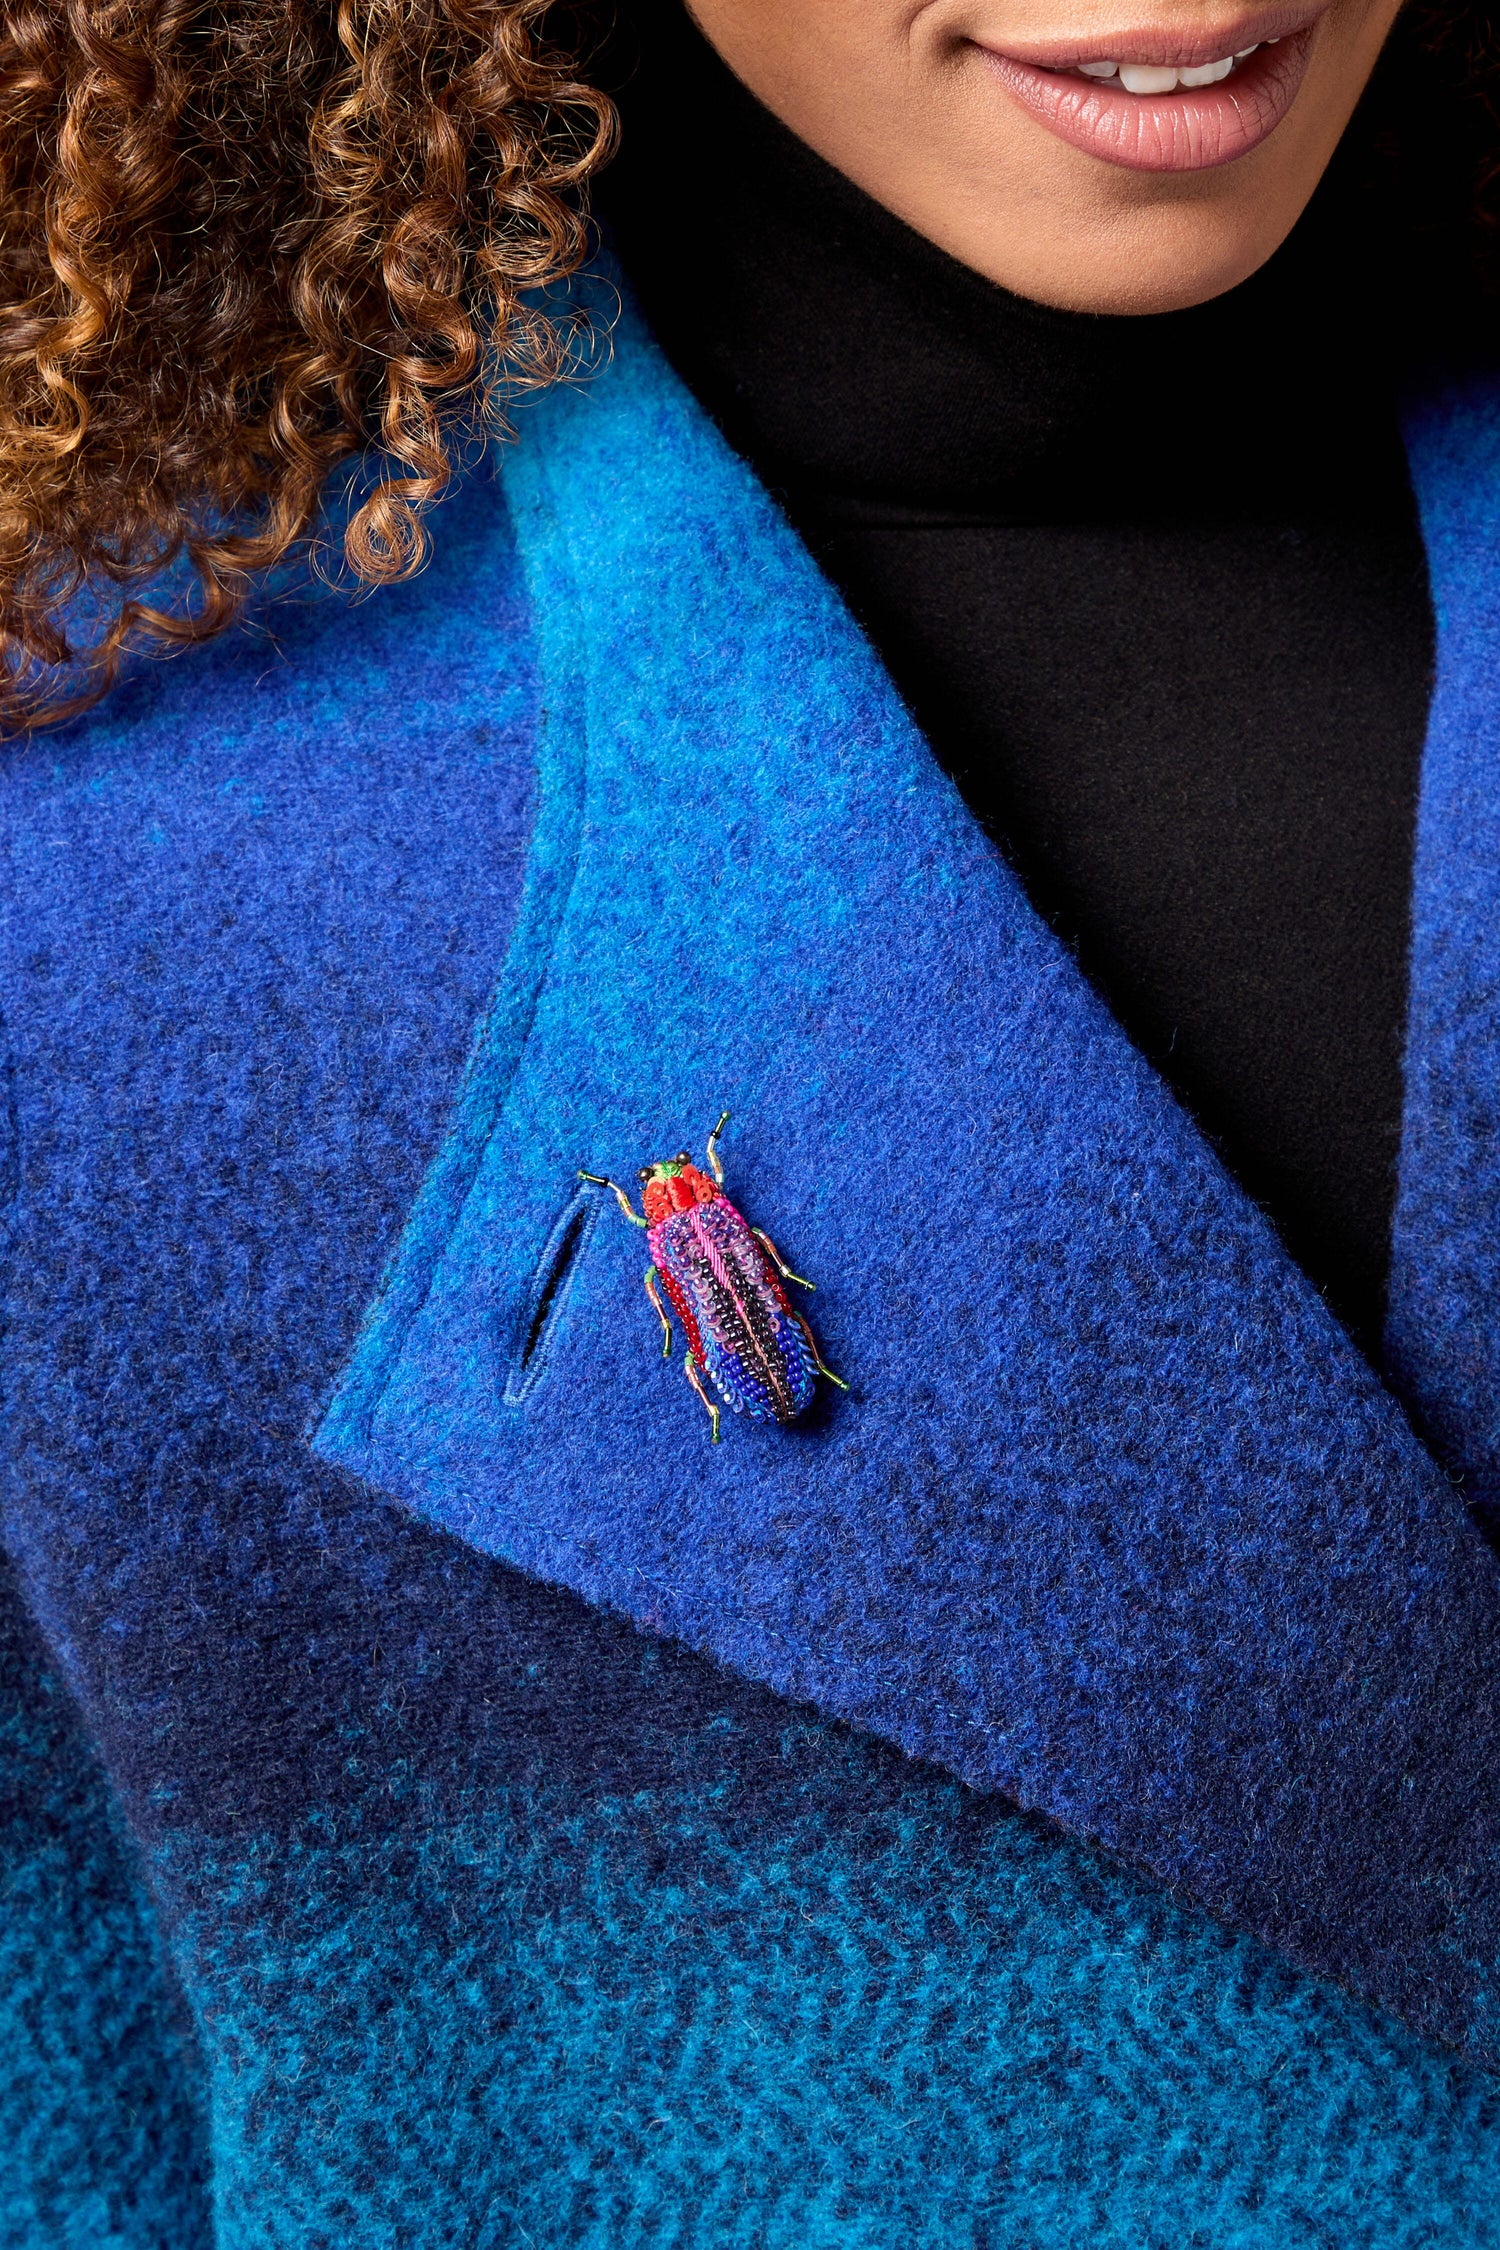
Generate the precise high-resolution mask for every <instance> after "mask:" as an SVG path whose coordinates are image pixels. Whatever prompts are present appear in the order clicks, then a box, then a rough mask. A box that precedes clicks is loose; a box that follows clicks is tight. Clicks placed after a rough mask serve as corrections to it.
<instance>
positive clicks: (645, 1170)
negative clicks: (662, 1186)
mask: <svg viewBox="0 0 1500 2250" xmlns="http://www.w3.org/2000/svg"><path fill="white" fill-rule="evenodd" d="M650 1177H651V1167H650V1165H649V1164H643V1165H642V1166H641V1168H640V1170H639V1171H638V1172H637V1173H636V1178H637V1179H638V1180H649V1179H650Z"/></svg>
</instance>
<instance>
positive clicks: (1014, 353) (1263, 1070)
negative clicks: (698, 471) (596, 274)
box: [601, 4, 1433, 1351]
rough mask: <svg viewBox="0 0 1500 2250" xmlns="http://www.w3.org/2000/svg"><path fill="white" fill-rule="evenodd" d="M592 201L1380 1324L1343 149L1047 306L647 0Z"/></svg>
mask: <svg viewBox="0 0 1500 2250" xmlns="http://www.w3.org/2000/svg"><path fill="white" fill-rule="evenodd" d="M638 36H639V38H640V40H641V42H642V46H641V52H640V54H639V56H638V58H637V61H636V64H635V67H634V68H633V69H632V70H631V72H630V73H629V74H628V76H627V78H626V82H625V83H624V85H623V87H622V89H621V96H620V99H621V109H622V115H623V125H624V142H623V153H622V156H621V158H620V160H619V162H618V163H617V165H616V167H615V168H614V170H613V171H612V173H611V174H610V175H609V176H608V178H607V179H606V182H605V183H604V193H603V195H602V197H601V208H602V215H603V217H604V219H605V221H606V224H607V225H608V227H609V229H610V231H611V234H612V237H613V240H614V243H615V246H616V248H617V250H618V252H619V254H620V256H621V259H622V262H623V264H624V266H625V269H626V271H627V273H628V275H629V277H630V279H631V282H632V285H633V286H634V288H635V289H636V291H637V293H638V295H639V296H640V298H641V300H642V303H643V306H644V309H645V311H646V314H647V316H648V318H649V319H650V320H651V322H652V323H653V325H654V327H655V329H656V332H657V335H658V336H659V338H660V339H661V342H662V344H663V346H664V348H665V350H666V351H667V353H668V354H669V356H670V357H671V359H672V360H673V361H674V363H675V365H676V366H677V368H678V370H679V371H680V373H681V374H682V375H683V377H684V378H685V379H686V381H687V382H688V383H689V384H690V385H691V387H692V388H693V390H694V391H695V392H696V393H697V395H698V397H699V398H700V399H701V400H702V402H703V404H704V405H705V406H706V407H707V409H708V410H709V412H710V413H711V414H712V415H713V416H714V417H715V418H716V419H717V421H718V422H719V423H720V425H721V426H722V428H723V429H724V431H725V433H726V434H727V436H728V437H729V439H730V441H731V442H732V443H733V444H734V445H735V446H736V447H737V448H738V449H739V451H740V452H741V453H743V454H744V455H745V457H746V458H747V459H748V460H749V461H750V462H751V463H752V464H753V466H754V467H755V468H756V469H757V471H758V472H759V473H760V475H761V476H762V477H763V478H764V479H765V481H766V482H767V484H768V485H769V486H770V487H771V489H772V490H773V491H774V492H775V493H776V494H777V496H778V497H779V498H780V500H781V502H782V503H783V505H784V506H785V508H786V509H787V511H788V513H789V515H790V517H791V519H792V521H793V523H794V524H795V525H796V526H797V528H798V529H799V531H800V532H801V533H802V534H803V536H804V537H805V538H806V540H807V541H808V543H809V545H810V546H811V548H812V550H813V552H814V554H815V555H817V557H818V558H819V560H820V561H821V562H822V564H823V566H824V568H825V569H826V570H827V571H828V572H829V573H830V575H831V576H832V577H833V578H834V580H835V581H836V582H837V583H838V585H839V586H840V587H841V588H842V589H843V591H844V593H845V595H846V597H847V598H848V600H849V602H850V605H851V607H852V608H853V610H854V612H855V614H856V616H857V617H858V618H859V619H860V620H861V621H862V623H863V624H864V626H865V627H866V629H867V631H868V632H869V633H870V635H871V637H872V638H873V640H874V642H875V644H876V646H877V648H878V649H879V650H880V652H881V655H882V656H883V657H884V659H885V661H886V663H887V664H888V666H889V668H890V670H891V672H892V674H893V676H894V678H895V680H896V682H897V684H898V686H899V687H900V689H901V691H902V693H903V694H904V695H905V697H906V698H907V701H908V702H909V704H910V706H911V708H912V710H913V712H914V713H915V715H916V717H917V719H918V721H919V722H920V724H921V725H922V727H923V728H924V730H925V732H926V735H927V738H928V740H929V741H930V743H931V744H932V747H933V750H934V752H935V754H936V755H937V757H938V758H939V759H940V760H941V761H942V763H943V764H944V765H945V766H946V767H947V769H948V771H949V772H950V773H951V774H952V775H953V777H954V779H955V781H956V782H957V784H958V786H959V787H960V789H962V791H963V793H964V795H965V797H966V798H967V800H968V802H969V804H970V805H971V806H972V808H973V810H974V812H975V814H976V815H977V816H978V818H979V819H980V820H981V821H982V822H983V823H984V824H985V826H986V827H987V828H988V829H989V831H990V833H991V834H992V835H993V836H994V838H995V840H996V842H997V844H998V845H999V846H1000V848H1001V849H1002V850H1003V851H1004V852H1005V853H1006V854H1007V856H1008V857H1009V858H1010V860H1011V862H1012V864H1013V865H1014V866H1015V868H1016V869H1017V870H1018V872H1019V874H1020V876H1021V878H1022V880H1023V881H1024V883H1025V884H1026V886H1027V888H1028V890H1029V892H1030V895H1031V897H1032V898H1033V900H1034V901H1035V903H1036V905H1037V906H1038V908H1039V909H1040V911H1041V912H1042V913H1043V914H1045V915H1046V917H1047V918H1048V920H1049V921H1050V922H1051V923H1052V924H1053V926H1054V927H1055V928H1056V929H1057V930H1058V931H1059V932H1060V933H1061V934H1062V936H1063V937H1064V938H1065V939H1066V941H1067V942H1068V943H1069V944H1070V945H1072V946H1073V947H1075V948H1076V951H1077V954H1078V958H1079V961H1080V963H1081V965H1082V967H1083V969H1084V971H1085V972H1086V973H1087V975H1088V976H1089V977H1090V978H1091V979H1092V980H1093V982H1094V984H1095V985H1096V986H1097V988H1098V989H1099V990H1100V992H1101V993H1102V994H1103V995H1104V996H1105V998H1106V999H1107V1001H1108V1002H1109V1004H1110V1006H1111V1007H1112V1008H1113V1010H1114V1011H1115V1013H1116V1015H1117V1016H1118V1018H1119V1020H1120V1021H1121V1023H1122V1024H1123V1025H1124V1026H1125V1028H1126V1030H1127V1031H1128V1032H1129V1033H1130V1035H1131V1037H1132V1038H1133V1039H1134V1040H1135V1041H1136V1042H1137V1044H1138V1045H1139V1046H1140V1047H1141V1048H1142V1049H1143V1050H1144V1051H1145V1053H1146V1054H1147V1055H1149V1056H1150V1058H1151V1059H1152V1061H1153V1062H1154V1063H1155V1064H1156V1065H1157V1067H1158V1068H1159V1069H1160V1070H1161V1071H1162V1072H1163V1074H1164V1075H1165V1076H1166V1077H1167V1079H1168V1080H1169V1081H1170V1082H1171V1084H1172V1085H1173V1086H1174V1087H1175V1088H1176V1089H1177V1092H1178V1094H1179V1095H1180V1097H1181V1098H1182V1100H1183V1101H1184V1102H1185V1103H1186V1104H1187V1106H1188V1108H1189V1109H1190V1110H1191V1111H1192V1112H1193V1113H1194V1115H1195V1116H1196V1117H1197V1118H1198V1119H1199V1121H1200V1122H1201V1124H1202V1125H1203V1127H1204V1128H1205V1129H1206V1131H1207V1132H1208V1133H1209V1134H1210V1135H1211V1136H1212V1138H1213V1140H1214V1141H1215V1143H1216V1144H1217V1146H1218V1148H1219V1150H1220V1152H1221V1154H1222V1156H1223V1158H1224V1160H1225V1162H1226V1163H1227V1164H1228V1165H1229V1167H1230V1168H1231V1169H1232V1170H1233V1171H1234V1172H1235V1173H1236V1174H1237V1175H1238V1177H1239V1178H1240V1179H1241V1180H1242V1181H1243V1183H1244V1184H1245V1186H1246V1187H1247V1188H1248V1189H1249V1191H1250V1192H1251V1194H1252V1195H1254V1196H1255V1197H1257V1198H1258V1200H1259V1201H1260V1202H1261V1203H1262V1205H1263V1206H1264V1208H1265V1209H1266V1210H1267V1212H1268V1213H1269V1214H1270V1216H1271V1218H1272V1220H1273V1221H1274V1223H1275V1224H1276V1226H1277V1227H1278V1228H1279V1230H1280V1232H1281V1235H1282V1237H1283V1239H1284V1241H1285V1242H1286V1244H1287V1246H1288V1248H1289V1249H1290V1250H1291V1252H1292V1254H1293V1255H1294V1256H1295V1257H1296V1258H1297V1259H1299V1260H1300V1262H1301V1263H1302V1265H1303V1266H1304V1268H1305V1269H1306V1270H1307V1271H1308V1273H1310V1274H1311V1275H1312V1277H1313V1278H1314V1280H1315V1281H1316V1282H1317V1283H1318V1284H1319V1286H1320V1287H1321V1288H1322V1289H1323V1290H1324V1291H1325V1293H1326V1295H1327V1297H1328V1299H1329V1301H1330V1303H1331V1304H1332V1306H1333V1307H1334V1309H1335V1310H1336V1311H1337V1312H1338V1313H1339V1314H1340V1315H1341V1316H1342V1317H1343V1319H1344V1320H1345V1321H1346V1322H1347V1323H1348V1325H1349V1326H1350V1328H1351V1329H1352V1331H1353V1332H1354V1333H1355V1335H1356V1336H1357V1337H1358V1338H1359V1340H1360V1341H1361V1343H1362V1344H1363V1345H1364V1346H1365V1347H1366V1349H1368V1350H1371V1351H1374V1350H1375V1348H1376V1347H1377V1345H1378V1339H1379V1331H1380V1325H1381V1315H1382V1300H1383V1292H1384V1282H1385V1270H1386V1263H1387V1255H1388V1243H1389V1235H1390V1216H1391V1205H1392V1199H1393V1192H1394V1166H1395V1157H1396V1149H1397V1134H1398V1127H1399V1119H1400V1102H1401V1078H1400V1062H1401V1042H1402V1033H1403V1019H1404V1004H1405V976H1406V950H1407V936H1408V895H1409V886H1410V869H1411V859H1412V834H1413V824H1414V808H1415V800H1416V789H1417V775H1418V763H1419V757H1420V751H1421V744H1422V738H1423V733H1424V728H1425V724H1426V714H1427V704H1428V697H1429V689H1430V675H1431V668H1432V656H1433V626H1432V620H1431V615H1430V610H1429V603H1428V594H1427V584H1426V573H1425V565H1424V559H1423V551H1422V544H1421V539H1420V536H1419V532H1418V527H1417V522H1416V518H1415V512H1414V507H1413V501H1412V495H1411V490H1410V486H1409V482H1408V478H1407V472H1406V464H1405V458H1404V454H1403V451H1402V446H1401V440H1400V435H1399V430H1398V425H1397V416H1396V405H1395V386H1396V381H1397V378H1398V372H1399V368H1398V362H1399V345H1400V342H1401V339H1400V336H1399V334H1397V333H1396V331H1397V330H1399V328H1400V326H1401V323H1400V322H1399V320H1397V318H1396V317H1395V314H1394V311H1393V304H1394V302H1395V301H1396V293H1395V292H1394V291H1393V289H1392V287H1391V284H1390V278H1389V274H1388V273H1383V271H1382V258H1383V256H1384V255H1385V249H1384V248H1383V245H1382V237H1381V229H1380V225H1379V223H1378V220H1377V218H1376V216H1375V213H1376V211H1377V210H1378V201H1377V199H1376V198H1375V197H1374V196H1373V193H1372V191H1371V189H1370V187H1369V183H1368V180H1367V178H1366V177H1365V175H1364V173H1363V171H1362V168H1361V165H1360V163H1359V161H1358V160H1357V157H1356V156H1355V155H1354V154H1346V155H1345V156H1344V157H1343V158H1342V159H1341V162H1340V165H1339V166H1337V167H1336V168H1335V171H1334V172H1333V173H1331V174H1330V176H1329V178H1328V179H1327V180H1326V181H1325V182H1324V185H1323V187H1322V188H1321V189H1320V191H1319V193H1318V196H1317V197H1316V198H1315V200H1314V203H1313V205H1312V207H1311V208H1310V210H1309V212H1308V214H1307V216H1306V217H1305V218H1304V220H1303V222H1302V223H1301V225H1300V226H1299V227H1298V228H1297V230H1296V231H1295V233H1294V234H1293V236H1292V237H1291V239H1290V240H1289V241H1288V243H1287V244H1286V245H1285V246H1284V247H1283V249H1282V250H1280V251H1279V252H1278V253H1277V255H1276V256H1275V257H1274V258H1273V259H1272V260H1271V261H1270V263H1269V264H1268V265H1267V266H1266V267H1265V268H1264V269H1263V270H1262V271H1261V272H1260V273H1258V274H1257V275H1255V276H1254V277H1253V278H1252V279H1251V280H1250V281H1248V282H1246V283H1245V284H1243V286H1241V287H1240V288H1238V289H1235V290H1233V291H1231V292H1230V293H1229V294H1228V295H1226V296H1224V297H1221V298H1219V299H1217V300H1215V301H1214V302H1213V303H1211V304H1207V305H1203V306H1200V307H1196V308H1194V309H1193V310H1191V311H1187V312H1181V313H1173V314H1166V315H1161V316H1158V317H1151V318H1137V319H1131V318H1113V317H1094V316H1089V315H1082V314H1068V313H1059V312H1056V311H1052V310H1050V309H1048V308H1045V307H1042V306H1039V305H1035V304H1032V303H1030V302H1028V301H1026V300H1023V299H1020V298H1017V297H1014V296H1011V295H1009V294H1008V293H1007V292H1005V291H1004V290H1001V289H999V288H996V287H995V286H993V285H992V284H990V283H989V282H986V281H984V280H983V279H981V278H980V277H979V276H977V275H976V274H974V273H972V272H971V271H970V270H969V269H967V268H966V267H963V266H961V265H959V264H957V263H955V262H954V261H953V260H952V259H950V258H948V257H947V256H945V255H944V254H943V253H942V252H940V251H939V250H937V249H936V248H934V247H933V246H932V245H931V244H930V243H928V242H926V241H925V240H923V239H922V238H921V237H919V236H917V235H915V234H913V233H912V232H911V231H910V230H909V229H908V228H906V227H905V226H904V225H903V224H902V223H901V222H900V221H898V220H897V219H895V218H893V217H892V216H891V215H890V214H889V213H887V212H886V211H884V210H883V209H882V208H881V207H880V206H878V205H877V204H875V203H873V202H872V201H871V200H870V199H869V198H868V197H866V196H865V195H863V194H862V193H861V192H860V191H859V190H858V189H856V188H855V187H853V186H852V185H851V184H850V183H849V182H848V181H847V180H845V179H844V178H843V177H842V176H841V175H840V174H838V173H837V172H835V171H833V170H831V169H830V168H829V167H828V166H827V165H825V164H824V163H823V162H822V161H821V160H820V159H819V158H818V157H816V156H815V155H813V154H812V152H811V151H810V150H808V149H807V148H806V147H805V146H804V145H803V144H802V143H801V142H799V141H798V140H797V139H796V138H795V137H794V136H793V135H792V134H790V133H789V132H787V131H786V130H785V128H783V127H782V126H781V125H780V124H778V123H777V121H776V120H775V119H774V118H773V117H771V116H770V115H769V114H768V113H767V112H766V111H765V110H764V109H763V108H762V107H761V106H760V105H759V104H758V103H757V102H756V101H754V100H753V99H752V98H751V97H750V96H749V95H748V94H747V93H746V92H745V91H744V89H743V88H742V87H740V86H739V84H738V83H737V82H736V81H735V80H734V78H733V77H732V76H731V75H730V73H729V72H728V71H727V70H726V69H725V68H724V67H723V65H722V64H720V63H719V61H718V59H717V57H716V56H715V55H714V54H713V53H712V51H711V50H710V49H709V48H708V47H707V46H706V45H705V44H704V42H702V41H701V40H700V39H699V38H698V36H697V34H696V33H694V32H693V31H692V30H691V28H690V27H689V26H688V25H687V24H686V21H685V19H684V18H683V17H682V16H681V14H680V13H679V12H678V10H677V9H676V7H675V6H669V7H664V8H657V7H653V8H649V9H648V8H645V7H644V4H643V7H642V22H641V25H640V27H638Z"/></svg>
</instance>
